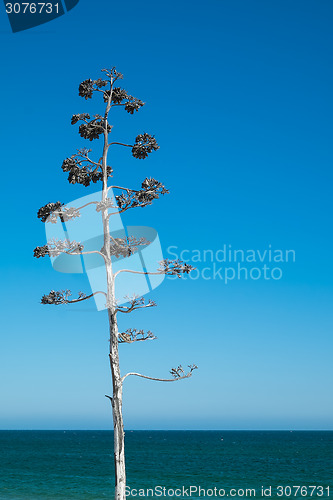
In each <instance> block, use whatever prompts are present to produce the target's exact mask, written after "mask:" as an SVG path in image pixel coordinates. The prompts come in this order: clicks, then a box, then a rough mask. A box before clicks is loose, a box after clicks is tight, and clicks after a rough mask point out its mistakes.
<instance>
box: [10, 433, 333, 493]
mask: <svg viewBox="0 0 333 500" xmlns="http://www.w3.org/2000/svg"><path fill="white" fill-rule="evenodd" d="M125 439H126V465H127V484H128V486H129V490H128V492H129V493H130V495H129V496H128V498H162V497H163V496H164V497H166V498H173V499H177V498H199V493H200V498H225V497H229V498H231V497H232V498H284V499H285V498H312V499H318V498H319V499H320V498H321V499H323V498H332V499H333V432H326V431H316V432H312V431H294V432H288V431H126V437H125ZM112 447H113V433H112V432H110V431H0V499H1V500H7V499H8V500H14V499H15V500H23V499H24V500H37V499H38V500H51V499H52V500H53V499H54V500H56V499H57V500H58V499H59V500H60V499H61V500H71V499H76V500H101V499H106V498H109V499H112V498H113V494H114V476H113V453H112ZM190 487H192V489H190ZM199 487H200V488H201V491H199ZM269 487H271V490H270V489H269ZM297 487H299V488H298V489H297ZM301 487H303V488H302V489H301ZM163 488H165V490H163ZM195 488H197V490H195ZM214 488H215V490H214ZM262 488H264V490H265V492H266V495H263V492H262ZM147 489H148V491H147ZM251 491H252V492H251Z"/></svg>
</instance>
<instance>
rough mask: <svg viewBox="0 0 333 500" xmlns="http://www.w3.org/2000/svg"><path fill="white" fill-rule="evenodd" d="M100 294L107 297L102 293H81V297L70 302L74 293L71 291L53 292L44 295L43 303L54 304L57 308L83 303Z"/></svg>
mask: <svg viewBox="0 0 333 500" xmlns="http://www.w3.org/2000/svg"><path fill="white" fill-rule="evenodd" d="M98 293H102V294H103V295H104V296H105V297H106V293H105V292H101V291H98V292H94V293H91V294H90V295H86V294H85V293H83V292H79V297H78V298H77V299H73V300H70V299H69V297H70V296H71V295H72V292H71V291H70V290H59V291H55V290H51V291H50V293H49V294H48V295H43V297H42V299H41V303H42V304H53V305H56V306H58V305H61V304H75V303H76V302H82V301H83V300H88V299H91V297H93V296H94V295H97V294H98Z"/></svg>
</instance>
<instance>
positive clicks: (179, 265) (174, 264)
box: [114, 259, 195, 278]
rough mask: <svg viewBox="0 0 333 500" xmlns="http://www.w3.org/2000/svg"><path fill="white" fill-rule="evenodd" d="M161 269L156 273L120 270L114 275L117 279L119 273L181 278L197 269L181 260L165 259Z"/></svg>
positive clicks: (161, 263) (161, 262) (162, 261)
mask: <svg viewBox="0 0 333 500" xmlns="http://www.w3.org/2000/svg"><path fill="white" fill-rule="evenodd" d="M159 264H160V267H159V268H158V269H157V271H156V272H150V271H132V270H131V269H120V270H119V271H117V272H116V273H115V275H114V277H116V276H117V275H118V274H119V273H132V274H165V275H167V276H178V278H180V277H181V275H182V274H189V273H190V272H191V271H193V270H194V269H195V267H193V266H191V265H190V264H187V263H186V262H183V261H181V260H169V259H164V260H161V261H160V262H159Z"/></svg>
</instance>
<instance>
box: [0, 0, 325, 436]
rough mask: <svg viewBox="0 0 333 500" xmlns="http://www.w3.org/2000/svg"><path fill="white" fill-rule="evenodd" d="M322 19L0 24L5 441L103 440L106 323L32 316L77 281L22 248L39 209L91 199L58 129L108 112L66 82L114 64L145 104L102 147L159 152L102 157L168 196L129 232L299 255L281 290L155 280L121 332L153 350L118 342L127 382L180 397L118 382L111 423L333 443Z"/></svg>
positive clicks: (103, 13) (72, 313) (311, 8)
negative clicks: (27, 434) (175, 377)
mask: <svg viewBox="0 0 333 500" xmlns="http://www.w3.org/2000/svg"><path fill="white" fill-rule="evenodd" d="M332 20H333V6H332V2H330V1H329V0H322V1H321V2H316V1H314V0H312V1H308V0H302V1H298V0H295V1H293V2H288V1H286V0H279V1H271V0H270V1H266V0H265V1H264V0H262V1H259V0H252V1H251V2H249V1H248V0H242V1H241V0H223V1H222V0H208V1H207V2H204V3H202V2H198V1H193V2H176V1H169V2H168V3H156V2H152V1H146V0H145V1H144V2H141V3H140V5H139V4H138V3H137V2H133V1H129V2H109V1H108V2H107V1H101V0H100V1H96V2H88V1H87V0H80V2H79V4H78V5H77V6H76V7H75V8H74V9H73V10H72V11H70V12H69V13H68V14H66V15H65V16H63V17H61V18H59V19H56V20H54V21H52V22H50V23H48V24H45V25H43V26H41V27H38V28H34V29H31V30H28V31H26V32H20V33H16V34H12V33H11V31H10V26H9V22H8V20H7V18H6V15H5V12H4V8H3V9H2V11H1V13H0V37H1V40H2V46H3V47H5V49H3V50H2V52H1V68H2V78H1V90H2V92H1V95H2V120H1V124H2V127H1V131H2V144H3V145H2V151H1V157H2V184H1V191H2V195H1V203H2V214H3V215H2V228H3V243H2V246H1V260H0V265H1V276H2V286H1V304H2V317H1V319H2V321H1V324H2V328H1V330H2V333H1V337H0V339H1V344H0V380H1V382H0V397H1V411H0V428H2V429H109V428H111V425H112V421H111V415H110V408H109V405H108V404H107V403H108V401H107V400H106V399H105V398H104V394H108V393H110V375H109V366H108V358H107V349H108V343H107V336H108V332H107V317H106V313H105V312H97V311H95V310H94V307H93V303H91V304H86V303H84V304H82V305H73V306H64V307H51V306H50V307H46V306H42V305H40V304H39V300H40V297H41V295H43V294H44V293H45V292H48V291H49V290H51V289H63V288H71V289H73V291H74V292H75V291H78V290H81V289H83V290H85V291H89V282H88V280H87V278H86V277H85V276H82V275H65V274H61V273H57V272H55V271H54V270H53V269H52V267H51V264H50V262H49V261H47V260H46V259H44V260H42V259H39V260H36V259H33V257H32V254H33V252H32V251H33V248H34V247H35V246H37V245H42V244H44V243H45V233H44V227H43V224H42V223H41V222H40V221H39V220H38V219H37V218H36V211H37V210H38V208H39V207H40V206H42V205H44V204H46V203H48V202H49V201H57V200H61V201H63V202H69V201H71V200H74V199H76V198H80V197H82V196H84V195H86V194H89V193H92V192H93V191H94V190H95V188H96V186H93V187H91V188H84V187H83V186H78V185H75V186H71V185H69V184H68V182H67V176H66V174H64V173H63V172H62V171H61V168H60V167H61V163H62V161H63V159H64V158H66V157H68V156H70V155H71V154H73V153H74V152H75V151H76V149H77V148H78V147H82V146H83V145H84V144H83V141H82V140H81V138H80V137H79V136H78V134H77V129H76V128H75V127H72V126H71V125H70V117H71V115H72V114H73V113H80V112H86V111H88V112H89V111H90V112H91V111H94V112H96V113H98V112H101V110H102V106H101V103H100V101H99V100H98V99H96V100H95V101H94V103H93V104H92V103H90V102H86V101H85V100H83V99H82V98H80V97H79V96H78V94H77V87H78V84H79V83H80V82H81V81H82V80H84V79H86V78H90V77H91V78H98V77H99V76H100V73H99V70H100V69H101V68H103V67H108V66H113V65H115V66H117V68H118V69H119V70H120V71H121V72H122V73H123V74H124V76H125V79H124V81H123V82H122V84H123V86H124V87H125V88H126V89H127V90H128V91H129V92H130V93H131V94H133V95H135V96H138V97H139V98H141V99H142V100H144V101H145V102H146V103H147V104H146V106H145V107H144V108H142V110H140V112H139V113H137V114H135V115H134V116H131V115H127V114H126V113H125V112H123V110H116V112H115V113H114V116H112V117H111V122H112V123H113V124H114V129H113V134H114V138H115V140H118V139H119V140H124V141H131V140H133V138H134V137H135V136H136V135H137V134H138V133H140V132H142V131H147V132H150V133H153V134H155V135H156V138H157V140H158V142H159V144H160V147H161V148H160V150H159V151H158V152H156V153H154V154H152V155H151V156H150V157H149V158H148V159H147V160H145V161H139V160H136V159H134V158H132V157H131V155H130V152H129V151H128V150H126V151H123V150H114V152H112V156H111V157H110V162H111V164H112V166H113V168H114V179H115V180H117V182H118V183H119V184H124V185H129V186H137V185H138V184H139V183H140V182H141V181H142V180H143V179H144V178H145V177H146V176H153V177H155V178H157V179H159V180H161V181H163V182H164V184H165V185H166V186H167V187H168V188H169V190H170V194H169V195H168V196H165V197H164V198H163V199H161V200H158V201H156V203H154V205H152V206H151V207H147V208H145V209H144V210H141V209H140V210H133V211H131V212H127V214H125V215H124V217H123V221H124V223H126V224H128V225H146V226H150V227H153V228H155V229H156V230H157V231H158V233H159V237H160V240H161V244H162V248H163V252H164V255H165V257H169V250H170V249H169V247H170V246H173V247H177V248H178V249H179V251H180V250H181V249H186V250H189V251H190V252H192V251H193V250H197V251H199V252H201V254H202V252H203V250H205V249H208V250H213V252H217V251H218V250H219V249H222V248H223V247H224V245H227V246H228V245H231V247H232V248H234V249H243V250H246V249H258V250H260V251H261V252H263V251H264V250H265V249H267V248H269V245H271V248H272V249H281V250H286V249H292V250H294V251H295V255H296V259H295V262H289V263H282V264H278V266H279V267H280V268H281V269H282V273H283V275H282V278H281V279H279V280H273V279H270V280H265V279H262V278H261V279H259V280H251V279H249V280H245V279H241V280H237V279H235V280H232V281H230V282H229V283H228V284H225V283H224V280H223V279H220V278H219V277H218V276H217V277H216V279H208V280H207V279H203V278H202V277H201V278H200V279H192V280H191V279H186V280H182V281H181V280H178V281H177V282H174V281H173V280H170V279H169V280H166V281H164V283H163V284H162V285H161V286H160V287H159V288H157V289H156V290H155V291H154V292H152V293H151V295H150V296H149V297H150V298H152V299H154V300H156V302H157V303H158V307H157V308H154V309H151V310H147V311H137V312H135V313H133V315H132V316H131V317H130V318H129V317H128V316H126V318H121V321H120V325H121V327H122V328H124V329H126V328H128V327H138V328H146V329H150V330H152V331H153V332H154V333H155V334H156V335H157V336H158V340H157V341H154V342H150V343H138V344H137V345H132V346H130V345H122V346H120V347H121V349H120V353H121V368H122V371H123V373H125V372H126V371H128V370H131V371H132V370H135V371H141V372H144V373H146V374H147V375H152V376H161V377H164V376H167V374H168V371H169V369H170V368H171V367H172V366H177V365H178V364H179V363H182V364H183V365H186V364H187V363H193V362H194V363H196V364H197V365H198V366H199V370H198V371H197V372H195V374H194V376H193V377H192V378H191V379H189V380H185V381H183V382H179V383H175V384H161V383H154V382H148V381H145V380H142V379H134V378H133V380H131V379H130V378H129V379H127V380H126V382H125V384H126V385H125V388H124V418H125V427H126V428H127V429H332V417H333V402H332V398H331V396H330V394H331V385H332V362H331V359H332V348H333V345H332V344H333V342H332V305H331V304H332V292H333V286H332V260H331V253H332V243H333V241H332V224H331V217H332V196H331V189H332V188H331V186H332V177H333V175H332V156H333V155H332V84H333V69H332V52H333V43H332V42H333V32H332ZM118 111H119V112H118ZM89 145H90V144H89ZM92 146H93V147H94V150H95V151H96V154H97V155H98V152H99V149H98V148H100V146H101V144H100V143H99V141H95V142H94V143H92ZM173 250H174V249H173ZM196 265H197V267H198V269H199V271H200V272H202V269H203V268H205V267H208V268H209V269H210V270H212V269H213V267H214V265H216V266H217V267H218V268H220V267H222V268H223V267H225V264H224V263H218V262H216V261H215V262H206V263H204V262H201V263H200V262H199V263H196ZM231 265H233V266H236V265H237V264H236V263H234V264H231ZM267 265H269V264H267ZM261 266H262V264H260V263H259V264H256V267H261Z"/></svg>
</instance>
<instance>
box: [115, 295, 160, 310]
mask: <svg viewBox="0 0 333 500" xmlns="http://www.w3.org/2000/svg"><path fill="white" fill-rule="evenodd" d="M127 298H128V302H130V304H131V305H130V306H129V307H126V306H117V308H116V312H122V313H130V312H132V311H135V310H136V309H143V308H147V307H154V306H156V302H154V301H153V300H150V299H149V301H148V304H145V299H144V297H139V296H136V295H135V296H134V297H132V298H130V297H125V299H127Z"/></svg>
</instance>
